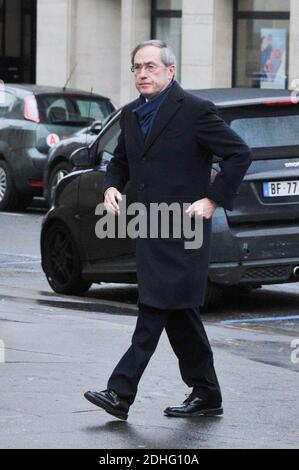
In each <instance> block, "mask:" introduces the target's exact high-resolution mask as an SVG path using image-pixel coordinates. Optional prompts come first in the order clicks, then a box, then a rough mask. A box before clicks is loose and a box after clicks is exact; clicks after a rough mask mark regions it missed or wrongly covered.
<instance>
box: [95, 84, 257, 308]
mask: <svg viewBox="0 0 299 470" xmlns="http://www.w3.org/2000/svg"><path fill="white" fill-rule="evenodd" d="M137 104H138V101H137V100H135V101H133V102H132V103H129V104H128V105H126V106H125V107H124V108H123V110H122V113H121V120H120V124H121V133H120V136H119V140H118V145H117V147H116V150H115V153H114V157H113V158H112V159H111V161H110V162H109V165H108V167H107V174H106V178H105V181H104V186H103V192H105V190H106V189H107V188H109V187H110V186H114V187H116V188H117V189H118V190H119V191H120V192H122V191H123V189H124V186H125V185H126V183H127V182H128V181H130V192H129V199H130V200H131V201H138V202H142V203H144V204H145V205H147V206H148V204H149V203H151V202H158V203H160V202H167V203H171V202H179V203H180V204H182V203H192V202H194V201H196V200H198V199H201V198H204V197H208V198H210V199H212V200H214V201H215V202H216V203H217V204H218V205H219V206H222V207H224V208H225V209H229V210H232V208H233V200H234V198H235V197H236V195H237V193H238V188H239V186H240V184H241V182H242V179H243V177H244V175H245V173H246V170H247V168H248V167H249V165H250V163H251V151H250V149H249V147H248V146H247V145H246V143H245V142H244V141H243V140H242V139H241V138H240V137H239V136H238V135H237V134H236V133H235V132H234V131H233V130H232V129H231V128H230V127H229V126H228V125H227V124H226V123H225V122H224V121H223V120H222V119H221V118H220V117H219V116H218V114H217V111H216V108H215V105H214V104H213V103H212V102H210V101H208V100H203V99H200V98H197V97H194V96H193V95H191V94H189V93H187V92H185V91H184V90H183V89H182V88H181V87H180V85H179V84H178V83H175V84H174V86H173V87H172V88H171V90H170V92H169V94H168V95H167V97H166V99H165V100H164V102H163V103H162V105H161V107H160V109H159V111H158V114H157V116H156V118H155V121H154V123H153V125H152V128H151V130H150V133H149V134H148V136H147V138H146V140H145V141H144V139H143V136H142V134H141V130H140V128H139V125H138V123H137V119H136V116H135V113H133V112H132V110H133V109H134V108H135V107H136V106H137ZM213 154H215V155H217V156H219V157H222V159H223V161H222V162H221V172H220V173H219V174H218V175H217V176H216V178H215V180H214V182H213V183H212V184H210V174H211V166H212V157H213ZM210 238H211V219H209V220H207V219H204V223H203V245H202V247H201V248H198V249H191V250H190V249H185V248H184V241H185V240H184V238H183V237H181V238H169V239H165V238H164V239H162V238H157V239H152V238H139V239H137V240H136V263H137V279H138V285H139V301H140V302H141V303H144V304H148V305H152V306H154V307H157V308H173V309H180V308H193V307H198V306H200V305H202V304H203V302H204V293H205V288H206V281H207V273H208V263H209V256H210Z"/></svg>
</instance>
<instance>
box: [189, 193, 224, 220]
mask: <svg viewBox="0 0 299 470" xmlns="http://www.w3.org/2000/svg"><path fill="white" fill-rule="evenodd" d="M216 207H217V204H216V202H214V201H212V199H209V198H207V197H205V198H203V199H199V200H198V201H195V202H193V204H191V205H190V206H189V207H188V209H187V210H186V212H187V213H188V214H189V217H198V216H202V217H203V218H204V219H210V218H211V217H212V216H213V214H214V212H215V209H216Z"/></svg>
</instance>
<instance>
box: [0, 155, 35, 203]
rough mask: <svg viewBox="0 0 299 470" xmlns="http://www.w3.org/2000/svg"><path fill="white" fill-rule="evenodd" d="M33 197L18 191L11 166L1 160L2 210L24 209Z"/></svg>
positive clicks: (0, 198)
mask: <svg viewBox="0 0 299 470" xmlns="http://www.w3.org/2000/svg"><path fill="white" fill-rule="evenodd" d="M32 199H33V197H32V196H30V195H27V194H22V193H20V192H19V191H17V189H16V186H15V183H14V180H13V177H12V174H11V170H10V168H9V166H8V165H7V163H6V162H5V161H4V160H0V211H23V210H25V209H26V207H28V206H29V205H30V204H31V202H32Z"/></svg>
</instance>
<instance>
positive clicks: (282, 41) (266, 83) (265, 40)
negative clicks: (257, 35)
mask: <svg viewBox="0 0 299 470" xmlns="http://www.w3.org/2000/svg"><path fill="white" fill-rule="evenodd" d="M286 39H287V31H286V30H285V29H277V28H261V50H260V77H261V79H260V87H261V88H281V89H284V88H285V87H286Z"/></svg>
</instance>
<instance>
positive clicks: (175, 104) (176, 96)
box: [136, 82, 184, 152]
mask: <svg viewBox="0 0 299 470" xmlns="http://www.w3.org/2000/svg"><path fill="white" fill-rule="evenodd" d="M183 99H184V92H183V90H182V88H181V87H180V85H179V84H178V83H176V82H175V83H174V85H173V88H172V89H171V90H170V92H169V95H168V96H167V97H166V98H165V101H164V102H163V103H162V105H161V107H160V109H159V111H158V114H157V116H156V118H155V120H154V122H153V125H152V128H151V130H150V132H149V134H148V136H147V138H146V140H145V144H144V152H146V151H147V150H148V149H149V147H150V146H151V145H152V144H153V143H154V142H155V140H156V139H157V138H158V137H159V135H160V134H161V132H162V131H163V129H164V128H165V126H166V125H167V123H168V122H169V121H170V119H171V118H172V116H173V115H174V114H175V113H176V112H177V110H178V109H179V108H180V107H181V104H182V100H183ZM136 122H137V121H136ZM138 127H139V126H138ZM139 131H140V129H139ZM140 133H141V131H140Z"/></svg>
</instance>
